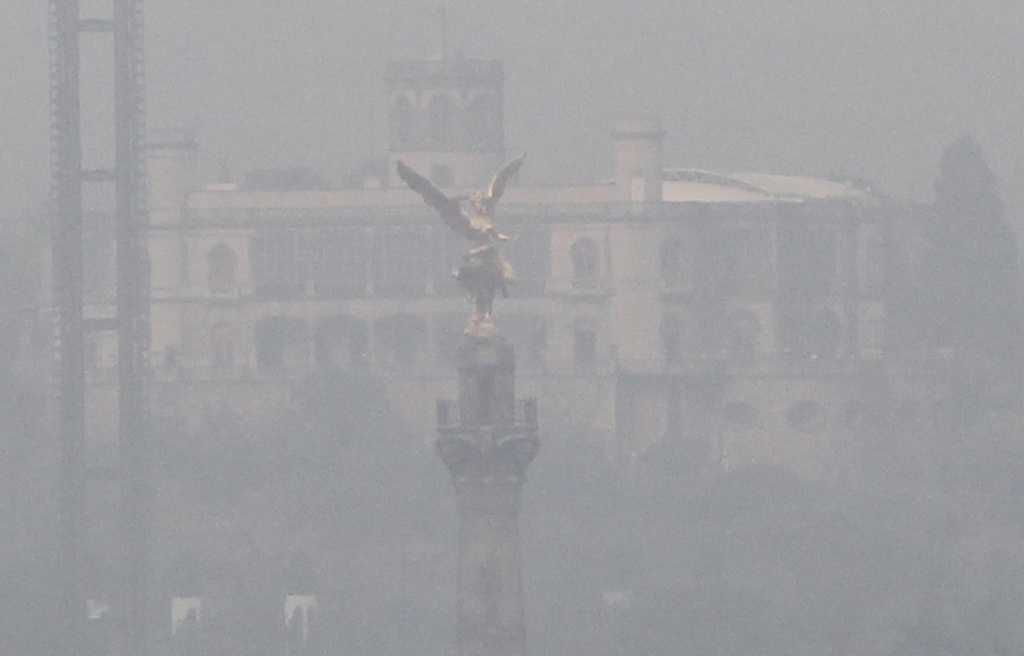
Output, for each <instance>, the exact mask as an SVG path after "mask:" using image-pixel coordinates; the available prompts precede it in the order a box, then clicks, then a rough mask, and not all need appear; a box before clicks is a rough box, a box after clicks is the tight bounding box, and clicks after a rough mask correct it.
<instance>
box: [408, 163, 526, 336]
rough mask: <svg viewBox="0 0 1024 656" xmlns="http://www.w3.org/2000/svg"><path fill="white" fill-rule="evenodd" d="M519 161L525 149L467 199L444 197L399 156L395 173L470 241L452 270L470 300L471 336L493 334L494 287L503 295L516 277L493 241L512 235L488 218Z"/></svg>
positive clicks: (469, 328) (492, 216) (446, 223)
mask: <svg viewBox="0 0 1024 656" xmlns="http://www.w3.org/2000/svg"><path fill="white" fill-rule="evenodd" d="M524 161H526V153H523V154H522V155H520V156H519V157H517V158H515V159H514V160H512V161H511V162H509V163H508V164H506V165H505V166H503V167H502V168H501V170H500V171H498V173H497V175H495V176H494V178H493V179H492V180H491V184H490V185H488V187H487V189H485V190H483V191H482V192H480V193H478V194H476V195H475V196H473V197H472V198H469V199H466V198H460V197H452V198H449V197H448V196H446V195H445V194H444V193H443V192H442V191H441V190H440V189H438V188H437V187H435V186H434V185H433V184H432V183H431V182H430V181H429V180H427V179H426V178H424V177H423V176H422V175H420V174H419V173H416V171H413V170H412V169H411V168H409V167H408V166H407V165H406V164H405V162H403V161H401V160H398V177H400V178H401V179H402V180H404V181H405V183H406V184H407V185H409V188H410V189H412V190H413V191H415V192H416V193H418V194H419V195H420V196H422V197H423V200H425V201H426V202H427V205H429V206H431V207H432V208H434V209H435V210H437V211H438V213H439V214H440V215H441V218H442V219H444V222H445V225H447V226H448V227H450V228H451V229H452V230H455V231H456V232H458V233H460V234H462V235H464V236H465V237H467V238H468V239H469V240H470V241H472V242H473V245H472V246H471V247H470V249H469V251H467V252H466V254H465V255H463V256H462V265H461V266H459V267H458V268H457V269H455V270H453V271H452V275H453V276H455V279H456V280H457V281H458V282H459V284H460V285H462V287H463V288H465V289H466V291H467V292H469V300H470V302H471V303H472V304H473V312H472V314H471V315H470V318H469V327H468V328H466V333H467V334H470V335H477V336H480V337H485V336H489V335H493V334H494V321H493V319H492V318H491V312H492V310H493V306H494V296H495V294H496V293H497V292H498V291H499V290H500V291H501V293H502V296H507V295H508V283H510V282H512V281H513V280H514V279H515V272H514V271H513V270H512V265H510V264H509V263H508V261H507V260H506V259H505V258H504V257H502V256H501V254H500V253H499V252H498V250H497V248H495V244H494V242H495V241H507V240H509V239H511V237H509V236H508V235H503V234H501V233H500V232H498V231H497V230H496V229H495V228H494V225H493V223H492V219H493V218H494V210H495V208H496V207H497V206H498V201H499V200H500V199H501V195H502V194H503V193H504V192H505V186H506V185H507V184H508V182H509V180H511V179H512V177H513V176H514V175H515V174H516V172H517V171H519V169H520V168H521V167H522V166H523V162H524ZM464 200H468V201H469V207H468V208H465V209H464V208H463V204H462V201H464Z"/></svg>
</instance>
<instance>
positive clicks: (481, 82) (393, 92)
mask: <svg viewBox="0 0 1024 656" xmlns="http://www.w3.org/2000/svg"><path fill="white" fill-rule="evenodd" d="M386 81H387V85H388V116H389V126H388V133H389V144H390V145H389V150H390V158H389V162H388V171H392V172H393V171H394V170H395V162H396V160H399V159H401V160H402V161H404V162H405V163H406V164H408V165H409V166H411V167H412V168H414V169H416V170H417V171H421V172H423V173H424V174H425V175H427V176H428V177H429V178H430V179H431V181H432V182H433V183H434V184H436V185H437V186H439V187H442V188H446V187H481V186H484V185H486V184H487V183H488V181H489V180H490V176H492V175H493V174H494V172H495V171H496V170H498V169H499V168H500V167H501V165H502V164H503V163H504V161H505V132H504V117H503V111H504V110H503V108H504V102H505V100H504V85H505V73H504V70H503V69H502V65H501V62H499V61H485V60H476V59H466V58H464V57H461V56H460V57H454V58H444V59H440V60H435V61H393V62H390V63H389V64H388V70H387V78H386Z"/></svg>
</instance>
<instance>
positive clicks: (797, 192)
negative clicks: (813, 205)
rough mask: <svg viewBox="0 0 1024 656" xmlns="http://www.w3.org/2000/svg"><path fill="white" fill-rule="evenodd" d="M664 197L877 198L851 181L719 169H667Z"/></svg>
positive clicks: (743, 199) (717, 200) (722, 199)
mask: <svg viewBox="0 0 1024 656" xmlns="http://www.w3.org/2000/svg"><path fill="white" fill-rule="evenodd" d="M662 197H663V198H664V200H665V201H667V202H670V203H671V202H676V203H681V202H707V203H730V202H731V203H744V202H756V201H790V202H800V201H809V200H847V201H852V202H869V201H871V200H875V199H876V197H875V196H874V195H872V194H871V193H870V192H869V191H865V190H864V189H861V188H860V187H858V186H856V185H854V184H853V183H850V182H835V181H833V180H825V179H822V178H809V177H803V176H792V175H771V174H767V173H715V172H713V171H704V170H700V169H668V170H666V171H665V173H664V187H663V192H662Z"/></svg>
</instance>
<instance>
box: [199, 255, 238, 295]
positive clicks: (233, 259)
mask: <svg viewBox="0 0 1024 656" xmlns="http://www.w3.org/2000/svg"><path fill="white" fill-rule="evenodd" d="M206 264H207V278H206V281H207V284H208V285H209V287H210V293H211V294H213V295H215V296H225V295H231V294H234V293H235V276H236V274H237V271H238V255H237V254H235V251H234V250H233V249H232V248H231V247H230V246H228V245H227V244H225V243H220V244H217V245H216V246H214V247H213V248H211V249H210V252H209V253H208V254H207V256H206Z"/></svg>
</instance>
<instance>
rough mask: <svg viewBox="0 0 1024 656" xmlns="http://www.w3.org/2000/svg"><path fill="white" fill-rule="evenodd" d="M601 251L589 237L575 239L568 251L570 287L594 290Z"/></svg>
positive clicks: (598, 274) (598, 273)
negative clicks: (570, 262) (570, 261)
mask: <svg viewBox="0 0 1024 656" xmlns="http://www.w3.org/2000/svg"><path fill="white" fill-rule="evenodd" d="M600 253H601V249H600V247H599V246H598V245H597V242H596V241H594V240H593V239H592V238H590V237H581V238H579V239H577V240H576V241H575V242H574V243H573V245H572V248H570V249H569V257H570V259H571V260H572V286H573V287H574V288H576V289H594V288H596V287H597V283H598V279H599V276H600Z"/></svg>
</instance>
